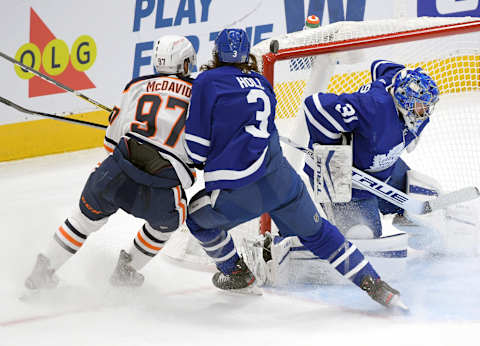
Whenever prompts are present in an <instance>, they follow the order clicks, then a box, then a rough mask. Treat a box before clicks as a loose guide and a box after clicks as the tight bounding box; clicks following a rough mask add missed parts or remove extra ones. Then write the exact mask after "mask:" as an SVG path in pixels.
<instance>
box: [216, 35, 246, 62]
mask: <svg viewBox="0 0 480 346" xmlns="http://www.w3.org/2000/svg"><path fill="white" fill-rule="evenodd" d="M213 52H214V53H217V55H218V59H219V60H220V61H223V62H228V63H246V62H248V56H249V54H250V41H249V40H248V36H247V33H246V32H245V30H242V29H223V30H222V31H221V32H220V34H218V37H217V39H216V40H215V46H214V48H213Z"/></svg>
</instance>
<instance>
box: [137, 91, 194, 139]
mask: <svg viewBox="0 0 480 346" xmlns="http://www.w3.org/2000/svg"><path fill="white" fill-rule="evenodd" d="M163 101H164V100H163V98H162V97H161V96H160V95H158V94H143V95H142V96H141V97H140V98H139V99H138V103H137V110H136V112H135V120H136V121H137V123H132V125H131V131H132V132H135V133H138V134H139V135H142V136H145V137H153V136H155V134H156V132H157V116H158V114H159V112H160V110H161V109H162V105H164V108H163V109H162V112H167V113H168V112H176V113H178V111H179V110H178V108H180V115H179V117H178V118H177V120H176V121H175V123H174V125H173V127H172V128H171V130H170V134H169V135H168V137H167V139H166V140H165V142H164V144H165V145H168V146H170V147H175V145H176V144H177V142H178V139H179V138H180V134H181V133H182V131H183V129H184V127H185V120H186V118H187V109H188V102H186V101H184V100H181V99H178V98H176V97H172V96H168V97H167V101H166V102H163Z"/></svg>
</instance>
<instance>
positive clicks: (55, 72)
mask: <svg viewBox="0 0 480 346" xmlns="http://www.w3.org/2000/svg"><path fill="white" fill-rule="evenodd" d="M15 58H16V59H17V60H18V61H21V62H22V63H23V64H25V65H27V66H30V67H32V68H33V69H35V70H37V71H40V72H42V73H44V74H47V75H50V76H54V77H55V79H56V80H57V81H59V82H60V83H62V84H65V85H67V86H69V87H70V88H72V89H74V90H84V89H91V88H95V84H93V82H92V81H91V80H90V78H88V76H87V74H86V72H85V71H86V70H88V69H89V68H90V67H92V65H93V64H94V63H95V59H96V58H97V47H96V44H95V41H94V40H93V38H91V37H90V36H88V35H81V36H78V37H77V38H76V39H75V41H74V42H73V43H72V44H71V47H69V46H68V45H67V43H65V41H63V40H61V39H59V38H58V37H56V36H55V35H54V33H53V31H52V30H50V28H49V27H48V26H47V25H46V24H45V23H44V22H43V20H42V19H41V18H40V16H39V15H38V14H37V13H36V12H35V11H34V10H33V8H30V39H29V42H28V43H25V44H24V45H22V46H21V47H20V48H19V49H18V50H17V53H16V54H15ZM15 73H16V74H17V75H18V77H20V78H22V79H26V80H28V81H27V83H28V88H27V90H28V97H38V96H45V95H52V94H61V93H64V92H66V91H65V90H64V89H62V88H59V87H57V86H56V85H53V84H51V83H49V82H47V81H45V80H43V79H41V78H40V77H38V76H35V75H34V74H33V73H31V72H28V71H26V70H24V69H22V68H20V67H17V66H15Z"/></svg>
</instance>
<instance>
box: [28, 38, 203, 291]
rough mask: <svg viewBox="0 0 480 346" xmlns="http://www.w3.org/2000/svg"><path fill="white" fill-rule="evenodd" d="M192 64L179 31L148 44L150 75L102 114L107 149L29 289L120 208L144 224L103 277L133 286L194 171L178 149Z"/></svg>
mask: <svg viewBox="0 0 480 346" xmlns="http://www.w3.org/2000/svg"><path fill="white" fill-rule="evenodd" d="M195 64H196V53H195V50H194V49H193V46H192V44H191V43H190V42H189V41H188V40H187V39H186V38H185V37H183V36H176V35H168V36H162V37H160V38H159V39H158V40H157V41H156V42H155V45H154V52H153V66H154V69H155V72H156V73H155V74H153V75H148V76H144V77H139V78H137V79H134V80H132V81H131V82H130V83H128V84H127V86H126V87H125V89H124V91H123V97H122V101H121V105H120V107H119V108H117V107H115V108H114V110H113V112H112V113H111V114H110V117H109V126H108V128H107V131H106V135H105V141H104V147H105V149H106V150H107V151H108V152H109V153H111V154H110V155H109V156H108V157H107V158H106V159H105V160H104V161H103V162H102V163H101V164H100V166H99V167H97V168H96V169H95V171H94V172H93V173H91V175H90V177H89V178H88V180H87V182H86V184H85V186H84V188H83V191H82V194H81V197H80V201H79V203H78V205H77V206H76V207H75V208H74V211H73V213H72V214H71V215H70V216H69V217H67V218H66V219H65V221H64V222H63V223H62V224H61V225H60V227H59V228H58V229H57V231H56V232H55V233H54V235H53V239H52V240H51V241H50V243H49V244H48V246H47V248H46V249H45V251H43V252H42V253H40V254H39V255H38V256H37V262H36V264H35V266H34V268H33V271H32V273H31V274H30V275H29V276H28V278H27V279H26V281H25V285H26V287H27V288H29V289H44V288H53V287H55V286H56V285H57V284H58V277H57V275H56V274H55V272H56V271H57V270H58V269H59V268H60V267H61V266H62V265H63V264H64V263H65V262H66V261H67V260H68V259H69V258H71V257H72V256H73V255H74V254H76V253H77V251H78V250H79V249H80V248H81V247H82V246H83V245H84V243H85V241H86V240H87V238H88V236H89V235H90V234H91V233H92V232H95V231H97V230H99V229H100V228H101V227H102V226H103V225H105V223H106V222H107V220H108V217H109V216H111V215H112V214H114V213H115V212H117V210H118V209H122V210H124V211H125V212H127V213H129V214H131V215H133V216H135V217H138V218H141V219H144V220H145V221H146V222H145V224H144V225H143V227H141V229H140V230H139V231H138V233H137V235H136V236H135V238H134V240H133V243H132V246H131V248H130V249H129V250H128V251H125V250H121V251H120V256H119V259H118V263H117V266H116V268H115V271H114V273H113V274H112V276H111V278H110V282H111V284H113V285H117V286H139V285H141V284H142V283H143V281H144V277H143V275H142V274H141V273H139V272H138V271H139V270H140V269H142V268H143V266H144V265H145V264H146V263H148V261H149V260H151V259H152V258H153V257H154V256H155V255H156V254H157V253H158V252H159V251H160V250H161V248H162V247H163V245H164V244H165V242H166V241H167V240H168V239H169V237H170V235H171V233H172V232H173V231H175V230H176V229H177V228H178V227H179V226H180V225H181V224H182V223H183V222H184V220H185V218H186V198H185V192H184V188H188V187H190V186H191V185H192V184H193V182H194V180H195V176H194V169H193V166H192V165H191V164H192V162H191V161H190V160H189V158H188V156H187V154H186V152H185V149H184V128H185V120H186V116H187V110H188V107H189V103H190V96H191V88H192V79H190V78H189V75H190V72H191V71H192V68H193V66H194V65H195Z"/></svg>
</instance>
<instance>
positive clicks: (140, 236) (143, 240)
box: [128, 223, 172, 271]
mask: <svg viewBox="0 0 480 346" xmlns="http://www.w3.org/2000/svg"><path fill="white" fill-rule="evenodd" d="M171 234H172V232H161V231H158V230H156V229H154V228H153V227H152V226H150V225H149V224H148V223H145V224H144V225H143V226H142V228H141V229H140V230H139V231H138V233H137V235H136V236H135V239H134V240H133V245H132V246H131V248H130V250H129V251H128V253H129V254H130V255H131V256H132V262H131V263H130V265H131V266H132V267H133V268H135V269H136V270H137V271H138V270H140V269H142V268H143V267H144V266H145V265H146V264H147V263H148V262H149V261H150V260H151V259H152V258H153V257H155V255H156V254H157V253H159V252H160V250H161V249H162V248H163V246H164V245H165V243H166V241H167V240H168V239H169V238H170V235H171Z"/></svg>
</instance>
